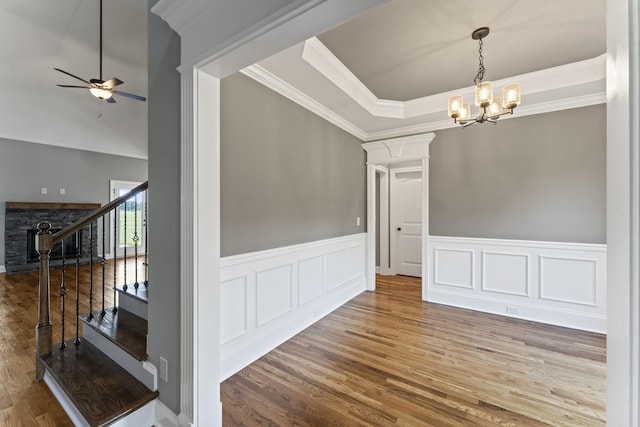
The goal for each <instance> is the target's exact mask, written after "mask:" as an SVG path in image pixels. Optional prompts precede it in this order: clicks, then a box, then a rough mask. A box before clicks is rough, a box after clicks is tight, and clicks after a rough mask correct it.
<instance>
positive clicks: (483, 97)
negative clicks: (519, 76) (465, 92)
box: [447, 27, 521, 127]
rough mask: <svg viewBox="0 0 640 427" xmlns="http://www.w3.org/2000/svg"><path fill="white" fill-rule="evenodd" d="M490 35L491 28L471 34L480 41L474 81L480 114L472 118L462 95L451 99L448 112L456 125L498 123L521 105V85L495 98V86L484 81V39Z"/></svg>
mask: <svg viewBox="0 0 640 427" xmlns="http://www.w3.org/2000/svg"><path fill="white" fill-rule="evenodd" d="M488 35H489V27H481V28H478V29H477V30H475V31H474V32H473V33H471V38H472V39H473V40H478V45H479V64H478V72H477V73H476V76H475V77H474V79H473V83H474V85H475V104H476V106H477V107H479V108H480V114H479V115H478V116H477V117H474V118H471V110H470V108H469V104H465V103H464V99H463V97H462V95H454V96H451V97H449V101H448V108H447V112H448V114H449V117H451V118H452V119H453V121H454V123H457V124H459V125H462V126H463V127H466V126H470V125H473V124H476V123H484V122H491V123H496V122H497V120H498V119H499V118H500V116H502V115H504V114H513V109H514V108H516V107H517V106H518V105H520V98H521V94H520V85H519V84H509V85H507V86H505V87H504V88H503V93H502V98H494V97H493V84H492V82H490V81H482V79H483V78H484V73H485V71H486V69H485V68H484V57H483V56H482V39H483V38H485V37H486V36H488Z"/></svg>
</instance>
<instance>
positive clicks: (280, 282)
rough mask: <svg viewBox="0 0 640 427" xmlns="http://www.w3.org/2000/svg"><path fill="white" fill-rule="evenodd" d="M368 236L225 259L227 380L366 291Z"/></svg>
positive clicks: (224, 356)
mask: <svg viewBox="0 0 640 427" xmlns="http://www.w3.org/2000/svg"><path fill="white" fill-rule="evenodd" d="M365 256H366V234H365V233H361V234H355V235H350V236H344V237H337V238H334V239H327V240H321V241H317V242H311V243H304V244H300V245H293V246H287V247H283V248H276V249H269V250H265V251H260V252H252V253H249V254H241V255H234V256H230V257H224V258H221V259H220V283H221V288H220V316H221V319H220V324H221V331H220V346H221V348H220V353H221V360H220V364H221V367H220V368H221V369H220V372H221V379H222V380H224V379H226V378H228V377H229V376H231V375H233V374H234V373H236V372H237V371H239V370H240V369H242V368H243V367H245V366H247V365H248V364H250V363H251V362H253V361H255V360H256V359H258V358H260V357H261V356H262V355H264V354H265V353H267V352H269V351H270V350H272V349H274V348H275V347H277V346H278V345H280V344H282V343H283V342H285V341H286V340H288V339H289V338H291V337H292V336H294V335H295V334H297V333H298V332H300V331H302V330H303V329H305V328H307V327H308V326H310V325H311V324H313V323H314V322H315V321H317V320H319V319H320V318H322V317H323V316H325V315H327V314H329V313H330V312H332V311H333V310H335V309H336V308H338V307H340V306H341V305H343V304H344V303H346V302H347V301H349V300H350V299H351V298H353V297H355V296H356V295H358V294H359V293H361V292H363V291H364V290H365V286H366V277H365V259H366V258H365Z"/></svg>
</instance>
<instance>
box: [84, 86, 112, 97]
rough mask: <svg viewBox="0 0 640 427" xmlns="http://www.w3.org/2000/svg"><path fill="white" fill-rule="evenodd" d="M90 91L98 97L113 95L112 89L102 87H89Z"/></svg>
mask: <svg viewBox="0 0 640 427" xmlns="http://www.w3.org/2000/svg"><path fill="white" fill-rule="evenodd" d="M89 92H91V95H93V96H95V97H96V98H98V99H109V98H111V97H112V96H113V94H112V93H111V91H108V90H106V89H101V88H99V87H92V88H90V89H89Z"/></svg>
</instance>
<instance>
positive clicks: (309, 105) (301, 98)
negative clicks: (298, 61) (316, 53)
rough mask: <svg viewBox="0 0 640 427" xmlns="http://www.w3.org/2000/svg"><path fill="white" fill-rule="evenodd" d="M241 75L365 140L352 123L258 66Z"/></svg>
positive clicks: (365, 136)
mask: <svg viewBox="0 0 640 427" xmlns="http://www.w3.org/2000/svg"><path fill="white" fill-rule="evenodd" d="M240 72H241V73H242V74H244V75H245V76H247V77H250V78H252V79H253V80H255V81H257V82H258V83H261V84H263V85H264V86H266V87H268V88H269V89H271V90H273V91H274V92H276V93H278V94H280V95H282V96H284V97H285V98H288V99H290V100H291V101H293V102H295V103H296V104H298V105H300V106H302V107H304V108H306V109H307V110H309V111H311V112H313V113H315V114H316V115H318V116H320V117H322V118H323V119H325V120H326V121H328V122H329V123H332V124H334V125H335V126H337V127H339V128H340V129H342V130H344V131H346V132H348V133H350V134H351V135H353V136H355V137H356V138H358V139H360V140H365V139H366V138H367V133H366V132H365V131H363V130H362V129H360V128H358V127H357V126H355V125H354V124H353V123H351V122H349V121H348V120H345V119H344V118H343V117H342V116H340V115H338V114H336V113H334V112H333V111H331V110H330V109H328V108H327V107H325V106H324V105H322V104H320V103H319V102H317V101H316V100H314V99H313V98H311V97H309V96H307V95H306V94H304V93H302V92H300V91H299V90H298V89H296V88H295V87H293V86H291V85H290V84H289V83H287V82H285V81H284V80H282V79H281V78H279V77H278V76H276V75H274V74H272V73H270V72H269V71H267V70H265V69H264V68H262V67H261V66H259V65H251V66H249V67H247V68H244V69H242V70H240Z"/></svg>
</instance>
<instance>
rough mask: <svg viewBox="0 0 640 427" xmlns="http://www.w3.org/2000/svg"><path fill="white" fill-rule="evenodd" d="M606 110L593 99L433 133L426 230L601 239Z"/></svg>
mask: <svg viewBox="0 0 640 427" xmlns="http://www.w3.org/2000/svg"><path fill="white" fill-rule="evenodd" d="M515 114H517V110H516V112H515ZM605 116H606V109H605V106H604V105H597V106H592V107H584V108H578V109H573V110H566V111H558V112H555V113H548V114H540V115H535V116H527V117H521V118H513V119H510V120H504V121H501V122H500V123H498V124H497V125H496V126H493V125H491V124H484V125H476V126H472V127H470V128H466V129H447V130H443V131H439V132H437V133H436V138H435V139H434V140H433V142H432V143H431V146H430V159H429V207H430V212H429V219H430V222H429V227H430V230H429V232H430V234H431V235H440V236H460V237H485V238H504V239H523V240H541V241H560V242H579V243H606V230H605V220H606V218H605V214H606V200H605V199H606V193H605V185H606V176H605V173H606V170H605V163H606V128H605V126H606V117H605Z"/></svg>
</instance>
